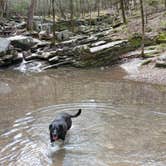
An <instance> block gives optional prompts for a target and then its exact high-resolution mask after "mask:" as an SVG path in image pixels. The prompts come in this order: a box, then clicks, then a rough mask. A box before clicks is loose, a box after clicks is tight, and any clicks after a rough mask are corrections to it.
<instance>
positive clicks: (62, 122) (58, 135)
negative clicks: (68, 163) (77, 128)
mask: <svg viewBox="0 0 166 166" xmlns="http://www.w3.org/2000/svg"><path fill="white" fill-rule="evenodd" d="M80 114H81V109H79V110H78V112H77V113H76V114H75V115H70V114H68V113H61V114H59V115H58V116H57V118H55V120H54V121H53V122H52V123H51V124H50V125H49V130H50V141H51V143H53V142H55V141H57V140H59V139H61V140H63V141H64V140H65V136H66V133H67V131H68V130H69V129H70V128H71V126H72V120H71V119H72V118H76V117H77V116H79V115H80Z"/></svg>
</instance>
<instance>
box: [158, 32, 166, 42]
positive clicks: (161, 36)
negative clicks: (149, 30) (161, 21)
mask: <svg viewBox="0 0 166 166" xmlns="http://www.w3.org/2000/svg"><path fill="white" fill-rule="evenodd" d="M156 42H157V43H166V32H162V33H160V34H159V35H158V36H157V38H156Z"/></svg>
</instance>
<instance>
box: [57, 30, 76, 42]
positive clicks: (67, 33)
mask: <svg viewBox="0 0 166 166" xmlns="http://www.w3.org/2000/svg"><path fill="white" fill-rule="evenodd" d="M71 36H73V33H72V32H70V31H68V30H64V31H61V32H59V33H58V34H57V39H58V40H60V41H63V40H69V39H70V37H71Z"/></svg>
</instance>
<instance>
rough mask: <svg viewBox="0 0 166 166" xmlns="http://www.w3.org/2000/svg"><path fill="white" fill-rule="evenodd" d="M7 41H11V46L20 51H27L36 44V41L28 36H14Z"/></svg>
mask: <svg viewBox="0 0 166 166" xmlns="http://www.w3.org/2000/svg"><path fill="white" fill-rule="evenodd" d="M8 40H9V41H11V44H12V45H13V46H14V47H16V48H20V49H22V50H29V49H30V48H31V47H33V46H34V45H35V44H37V41H36V40H34V39H33V38H32V37H29V36H21V35H20V36H14V37H9V38H8Z"/></svg>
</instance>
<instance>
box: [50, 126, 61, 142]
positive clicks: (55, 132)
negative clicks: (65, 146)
mask: <svg viewBox="0 0 166 166" xmlns="http://www.w3.org/2000/svg"><path fill="white" fill-rule="evenodd" d="M61 128H62V126H61V125H54V124H50V125H49V130H50V141H51V142H55V141H57V140H58V139H60V137H61Z"/></svg>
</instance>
